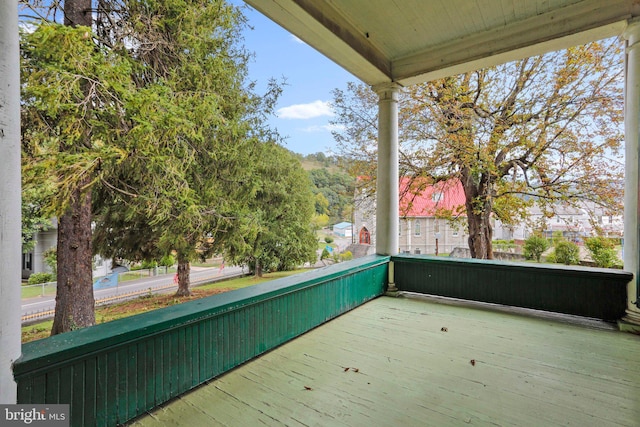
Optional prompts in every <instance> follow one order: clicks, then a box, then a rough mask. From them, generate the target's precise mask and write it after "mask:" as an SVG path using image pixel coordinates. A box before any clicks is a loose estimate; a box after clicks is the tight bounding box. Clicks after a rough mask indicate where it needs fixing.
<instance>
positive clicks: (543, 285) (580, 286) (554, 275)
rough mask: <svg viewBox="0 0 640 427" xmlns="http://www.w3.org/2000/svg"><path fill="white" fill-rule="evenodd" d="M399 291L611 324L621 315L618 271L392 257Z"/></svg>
mask: <svg viewBox="0 0 640 427" xmlns="http://www.w3.org/2000/svg"><path fill="white" fill-rule="evenodd" d="M392 261H394V264H395V282H396V286H397V287H398V289H399V290H401V291H408V292H418V293H423V294H431V295H440V296H445V297H453V298H462V299H467V300H473V301H482V302H490V303H496V304H505V305H511V306H515V307H526V308H534V309H539V310H546V311H553V312H559V313H565V314H574V315H579V316H586V317H594V318H599V319H604V320H616V319H619V318H620V317H622V316H623V315H624V312H625V308H626V292H627V290H626V286H627V283H628V282H629V281H630V280H631V278H632V277H633V275H632V274H631V273H628V272H624V271H620V270H609V269H600V268H587V267H569V266H562V265H551V264H529V263H509V262H500V261H487V260H475V259H459V258H456V259H450V258H442V257H428V256H420V255H398V256H395V257H392Z"/></svg>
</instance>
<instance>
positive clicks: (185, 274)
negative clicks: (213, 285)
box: [176, 255, 191, 297]
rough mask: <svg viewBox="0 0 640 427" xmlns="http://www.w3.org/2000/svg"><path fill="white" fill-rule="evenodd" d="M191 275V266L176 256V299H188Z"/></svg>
mask: <svg viewBox="0 0 640 427" xmlns="http://www.w3.org/2000/svg"><path fill="white" fill-rule="evenodd" d="M190 274H191V264H189V261H188V260H187V259H185V258H183V257H182V256H180V255H178V291H177V292H176V296H177V297H188V296H189V295H191V290H190V289H189V285H190V278H189V275H190Z"/></svg>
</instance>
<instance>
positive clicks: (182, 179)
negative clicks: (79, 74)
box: [95, 0, 280, 296]
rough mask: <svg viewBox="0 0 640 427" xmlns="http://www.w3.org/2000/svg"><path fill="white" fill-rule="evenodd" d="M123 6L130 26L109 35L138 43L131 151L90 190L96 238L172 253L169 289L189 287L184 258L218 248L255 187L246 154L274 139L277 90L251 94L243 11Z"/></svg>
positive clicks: (198, 5)
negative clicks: (271, 125) (269, 123)
mask: <svg viewBox="0 0 640 427" xmlns="http://www.w3.org/2000/svg"><path fill="white" fill-rule="evenodd" d="M126 13H127V15H126V22H127V23H129V25H131V26H132V27H131V28H130V29H129V31H121V30H119V29H118V31H121V32H120V33H118V34H117V36H118V37H120V39H119V40H121V41H123V43H124V41H128V40H129V39H130V38H131V37H133V38H134V40H138V41H139V42H138V43H133V45H134V47H133V48H131V49H130V50H129V51H128V55H129V57H130V58H131V60H132V61H133V62H134V63H135V68H134V70H133V76H134V80H135V81H136V83H137V84H138V85H139V86H140V88H139V89H138V91H137V93H138V96H137V98H136V100H135V101H136V103H135V104H134V105H131V106H130V107H131V110H130V114H131V122H132V124H131V130H130V131H129V138H130V140H131V141H132V145H133V153H131V155H129V156H128V157H127V158H126V159H123V161H122V162H121V163H120V164H119V165H118V167H117V168H115V170H114V172H113V176H114V177H115V179H114V180H113V182H112V185H105V186H102V187H101V188H100V189H98V191H97V192H96V199H97V200H98V201H99V206H97V209H96V210H95V211H96V224H97V227H96V229H97V232H96V235H97V236H96V237H97V238H96V244H97V245H98V247H99V250H100V251H104V252H107V253H108V252H109V251H110V250H116V249H115V248H118V249H117V250H120V251H122V252H123V254H122V255H123V256H124V255H126V257H133V258H140V259H158V258H160V257H162V256H164V255H167V254H170V253H175V254H176V258H177V263H178V273H177V274H178V291H177V295H178V296H184V295H189V294H190V290H189V272H190V261H192V260H194V259H196V258H198V257H201V258H204V257H206V256H208V255H210V254H212V253H214V252H222V251H223V250H224V247H225V241H226V240H230V239H233V238H235V236H232V235H231V233H230V231H231V230H238V229H239V228H238V227H236V226H235V224H234V222H236V221H239V220H240V217H241V216H242V214H243V212H244V211H245V210H246V205H247V200H249V199H250V198H251V197H252V194H253V193H254V192H255V184H254V183H253V182H252V179H251V177H252V176H253V168H254V166H253V164H254V162H252V161H251V160H250V159H254V158H255V156H256V152H258V151H260V150H261V149H260V147H259V145H260V142H261V141H263V140H266V139H269V138H272V137H273V135H272V134H271V133H270V131H269V130H268V129H267V128H266V127H265V126H264V124H263V123H264V120H263V119H264V114H268V113H269V112H270V111H272V108H273V105H274V103H275V99H276V98H277V95H278V94H279V91H280V88H279V87H278V86H277V85H276V84H274V85H272V86H271V87H270V92H269V93H268V94H267V95H266V96H265V97H262V98H261V97H258V96H256V95H254V94H253V93H252V92H251V86H250V85H247V84H246V82H245V78H246V75H247V70H246V62H247V59H248V54H247V53H246V52H245V51H244V50H243V49H242V47H241V46H239V45H238V44H237V41H238V40H240V33H239V31H240V28H241V24H242V22H243V18H242V15H241V14H240V13H239V10H238V9H236V8H234V7H232V6H229V5H227V4H226V3H225V2H223V1H205V0H182V1H168V0H165V1H157V2H154V3H140V2H130V3H127V9H126ZM116 39H117V40H118V38H117V37H116ZM148 41H152V43H151V44H149V43H147V42H148ZM133 141H135V144H134V143H133ZM141 239H143V240H145V242H142V241H141Z"/></svg>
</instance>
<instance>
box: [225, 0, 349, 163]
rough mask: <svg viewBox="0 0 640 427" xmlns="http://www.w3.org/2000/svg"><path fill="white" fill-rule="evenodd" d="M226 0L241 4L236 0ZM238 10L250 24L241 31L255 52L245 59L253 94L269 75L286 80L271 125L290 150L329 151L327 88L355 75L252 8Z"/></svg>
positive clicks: (339, 85) (331, 143)
mask: <svg viewBox="0 0 640 427" xmlns="http://www.w3.org/2000/svg"><path fill="white" fill-rule="evenodd" d="M231 3H233V4H236V5H243V4H244V2H242V1H241V0H232V1H231ZM243 12H244V14H245V16H247V18H248V20H249V25H250V26H251V27H252V28H253V29H248V30H246V31H245V34H244V38H245V40H244V44H245V47H246V48H247V50H249V51H250V52H253V53H254V55H255V56H254V58H253V60H252V61H251V62H250V63H249V78H250V79H251V80H253V81H255V82H256V83H257V92H258V93H264V90H265V88H266V84H267V82H268V80H269V79H270V78H275V79H281V78H282V77H284V78H285V79H286V83H287V84H286V86H285V87H284V91H283V94H282V96H281V97H280V100H279V102H278V105H277V107H276V109H277V117H273V118H272V119H271V120H270V124H271V126H272V127H275V128H276V129H278V132H279V133H280V135H281V136H283V137H284V138H285V142H284V145H285V147H286V148H288V149H289V150H291V151H293V152H296V153H300V154H310V153H317V152H324V153H326V154H331V153H332V150H334V147H335V141H334V140H333V137H332V136H331V131H330V129H329V120H330V119H331V115H332V114H333V113H332V111H331V108H330V106H329V102H330V101H331V100H332V95H331V91H332V90H333V89H335V88H339V89H344V88H345V87H346V84H347V82H349V81H357V79H356V78H355V77H354V76H353V75H352V74H350V73H348V72H347V71H345V70H344V69H343V68H341V67H339V66H338V65H336V64H334V63H333V62H331V61H330V60H328V59H327V58H325V57H324V56H323V55H322V54H320V53H319V52H317V51H316V50H315V49H313V48H311V47H310V46H309V45H307V44H305V43H303V42H302V41H301V40H299V39H297V38H296V37H294V36H293V35H291V34H290V33H289V32H287V31H286V30H284V29H282V27H280V26H279V25H277V24H276V23H274V22H273V21H271V20H270V19H268V18H266V17H265V16H264V15H262V14H261V13H260V12H258V11H256V10H255V9H252V8H250V7H247V8H244V9H243Z"/></svg>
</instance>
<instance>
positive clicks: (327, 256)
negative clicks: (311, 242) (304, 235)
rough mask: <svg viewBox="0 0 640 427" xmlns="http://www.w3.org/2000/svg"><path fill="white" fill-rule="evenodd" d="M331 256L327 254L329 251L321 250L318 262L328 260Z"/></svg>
mask: <svg viewBox="0 0 640 427" xmlns="http://www.w3.org/2000/svg"><path fill="white" fill-rule="evenodd" d="M330 256H331V255H330V254H329V251H328V250H327V248H324V249H323V250H322V254H320V261H322V260H323V259H327V258H329V257H330Z"/></svg>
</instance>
